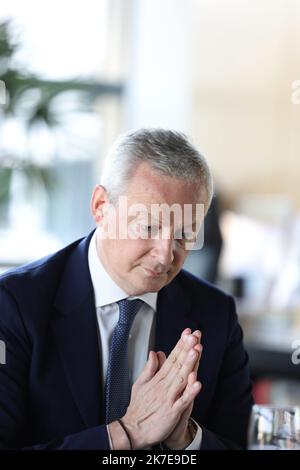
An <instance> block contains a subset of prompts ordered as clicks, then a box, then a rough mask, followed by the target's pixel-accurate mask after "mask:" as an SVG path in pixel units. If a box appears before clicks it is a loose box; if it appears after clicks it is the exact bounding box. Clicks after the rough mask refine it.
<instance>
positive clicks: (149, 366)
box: [136, 351, 158, 385]
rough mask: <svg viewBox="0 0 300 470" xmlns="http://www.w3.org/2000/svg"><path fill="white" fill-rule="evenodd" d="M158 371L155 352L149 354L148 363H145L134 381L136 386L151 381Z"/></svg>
mask: <svg viewBox="0 0 300 470" xmlns="http://www.w3.org/2000/svg"><path fill="white" fill-rule="evenodd" d="M157 369H158V357H157V354H156V352H155V351H150V352H149V357H148V361H147V362H146V364H145V366H144V368H143V370H142V372H141V373H140V375H139V377H138V378H137V380H136V384H139V385H141V384H143V383H145V382H148V381H149V380H151V379H152V377H153V376H154V375H155V373H156V371H157Z"/></svg>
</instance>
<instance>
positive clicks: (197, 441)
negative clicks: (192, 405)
mask: <svg viewBox="0 0 300 470" xmlns="http://www.w3.org/2000/svg"><path fill="white" fill-rule="evenodd" d="M190 420H191V421H193V423H194V424H195V426H196V428H197V431H196V435H195V437H194V440H193V441H192V442H191V443H190V444H189V445H188V446H187V447H185V448H184V449H181V450H199V449H200V447H201V444H202V428H201V427H200V426H199V424H198V423H197V422H196V421H195V420H194V419H193V418H190ZM160 448H161V449H162V450H166V449H168V448H167V447H166V446H165V445H164V444H163V443H162V442H161V443H160ZM168 450H174V449H168Z"/></svg>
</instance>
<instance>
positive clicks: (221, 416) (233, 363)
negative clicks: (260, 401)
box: [200, 297, 253, 450]
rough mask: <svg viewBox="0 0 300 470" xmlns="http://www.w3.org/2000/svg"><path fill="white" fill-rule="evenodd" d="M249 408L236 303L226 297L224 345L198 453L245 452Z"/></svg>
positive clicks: (248, 384) (245, 357) (246, 364)
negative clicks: (226, 318)
mask: <svg viewBox="0 0 300 470" xmlns="http://www.w3.org/2000/svg"><path fill="white" fill-rule="evenodd" d="M252 404H253V399H252V394H251V381H250V374H249V361H248V355H247V353H246V351H245V349H244V346H243V333H242V330H241V327H240V325H239V323H238V319H237V315H236V310H235V303H234V300H233V299H232V298H231V297H229V321H228V334H227V342H226V347H225V351H224V357H223V361H222V366H221V369H220V372H219V376H218V382H217V385H216V392H215V396H214V399H213V403H212V405H211V408H210V413H209V414H208V416H209V417H208V419H207V421H206V422H205V423H203V426H202V424H201V423H200V424H201V427H202V444H201V449H203V450H205V449H215V450H222V449H241V448H242V449H243V448H246V445H247V428H248V421H249V415H250V411H251V406H252Z"/></svg>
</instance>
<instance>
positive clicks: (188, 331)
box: [162, 328, 191, 375]
mask: <svg viewBox="0 0 300 470" xmlns="http://www.w3.org/2000/svg"><path fill="white" fill-rule="evenodd" d="M190 335H191V329H190V328H185V330H183V332H182V333H181V336H180V339H179V340H178V342H177V344H176V346H175V347H174V348H173V350H172V352H171V353H170V355H169V356H168V357H167V360H166V361H165V363H164V365H163V367H162V373H163V374H164V375H167V374H168V373H169V371H170V370H171V368H172V364H173V361H176V359H177V357H178V356H179V354H180V352H181V351H182V349H183V348H184V345H185V340H186V338H187V337H188V336H190Z"/></svg>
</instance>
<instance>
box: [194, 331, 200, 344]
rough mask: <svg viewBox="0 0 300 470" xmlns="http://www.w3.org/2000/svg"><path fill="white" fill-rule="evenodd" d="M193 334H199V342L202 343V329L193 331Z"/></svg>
mask: <svg viewBox="0 0 300 470" xmlns="http://www.w3.org/2000/svg"><path fill="white" fill-rule="evenodd" d="M193 335H194V336H197V338H198V339H199V343H200V341H201V336H202V333H201V331H200V330H195V331H193Z"/></svg>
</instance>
